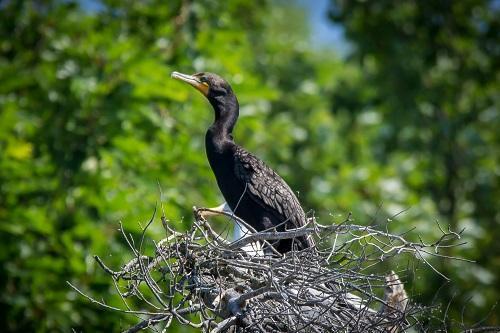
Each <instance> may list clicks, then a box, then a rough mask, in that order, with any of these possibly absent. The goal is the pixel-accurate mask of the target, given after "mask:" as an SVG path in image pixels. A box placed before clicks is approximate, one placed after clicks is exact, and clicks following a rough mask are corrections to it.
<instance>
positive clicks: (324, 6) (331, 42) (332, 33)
mask: <svg viewBox="0 0 500 333" xmlns="http://www.w3.org/2000/svg"><path fill="white" fill-rule="evenodd" d="M296 2H297V4H298V5H299V6H301V7H303V8H304V10H306V11H307V12H308V17H309V24H310V28H311V42H312V44H313V45H314V46H317V47H331V48H333V49H334V50H336V51H337V52H338V53H339V54H340V55H345V54H346V53H347V51H348V43H347V41H346V39H345V37H344V29H343V28H342V26H341V25H339V24H334V23H333V22H332V21H330V20H329V19H328V16H327V10H328V4H329V2H330V1H329V0H296Z"/></svg>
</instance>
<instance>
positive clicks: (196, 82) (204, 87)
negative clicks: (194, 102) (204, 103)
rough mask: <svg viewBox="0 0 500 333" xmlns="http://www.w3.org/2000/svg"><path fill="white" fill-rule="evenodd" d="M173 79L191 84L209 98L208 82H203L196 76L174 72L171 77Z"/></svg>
mask: <svg viewBox="0 0 500 333" xmlns="http://www.w3.org/2000/svg"><path fill="white" fill-rule="evenodd" d="M170 76H171V77H172V78H173V79H176V80H181V81H184V82H186V83H189V84H190V85H192V86H193V87H195V88H196V89H198V90H199V91H200V92H201V93H202V94H203V95H205V96H208V88H209V87H208V84H207V83H206V82H201V81H200V79H198V78H197V77H196V76H193V75H187V74H182V73H179V72H172V74H171V75H170Z"/></svg>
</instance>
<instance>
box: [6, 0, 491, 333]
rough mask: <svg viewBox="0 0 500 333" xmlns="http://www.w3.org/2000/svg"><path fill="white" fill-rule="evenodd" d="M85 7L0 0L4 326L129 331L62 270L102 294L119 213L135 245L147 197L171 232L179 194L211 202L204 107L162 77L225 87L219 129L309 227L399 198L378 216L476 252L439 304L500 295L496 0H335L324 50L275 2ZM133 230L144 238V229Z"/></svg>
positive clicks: (112, 261) (182, 212) (181, 220)
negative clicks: (211, 80)
mask: <svg viewBox="0 0 500 333" xmlns="http://www.w3.org/2000/svg"><path fill="white" fill-rule="evenodd" d="M82 3H83V4H85V3H86V2H84V1H82V2H81V3H78V2H77V3H74V2H71V1H57V0H53V1H42V2H32V1H7V2H5V3H1V4H0V151H1V154H0V235H1V240H2V242H1V244H0V262H1V266H0V267H1V271H0V288H1V289H0V295H1V299H0V313H1V315H0V320H1V322H2V324H1V325H2V327H1V329H2V331H40V332H45V331H69V330H70V328H74V329H75V330H77V331H80V330H84V331H96V330H99V331H117V330H120V329H123V328H124V327H126V326H127V325H129V324H131V323H134V318H130V317H126V316H124V315H122V314H117V313H112V312H105V313H103V312H102V310H101V309H99V308H98V307H96V306H94V305H92V304H90V303H89V302H87V301H86V300H85V299H82V298H81V297H79V296H78V295H77V294H76V293H75V292H73V291H72V290H71V289H70V288H68V287H67V285H66V284H65V281H66V280H69V281H71V282H72V283H74V284H76V285H78V286H81V287H82V289H83V290H85V291H88V292H89V293H91V294H92V295H94V296H96V297H97V298H101V297H105V298H106V299H107V300H109V301H110V302H111V303H113V304H115V305H119V304H120V303H119V302H121V300H120V299H119V298H118V297H117V296H116V293H115V292H114V287H113V286H112V285H111V281H110V280H109V279H108V278H107V277H106V276H105V275H104V274H103V273H102V272H101V271H100V270H99V269H98V267H97V266H96V264H95V263H94V261H93V258H92V255H94V254H98V255H100V256H101V257H103V258H106V262H107V263H109V265H110V266H111V267H113V265H117V264H118V262H123V259H121V258H119V257H120V253H123V252H124V244H123V243H122V241H121V240H120V239H121V237H120V235H119V234H118V231H117V227H118V221H123V224H124V228H125V229H126V230H127V232H129V233H131V234H132V235H134V236H135V237H136V238H138V237H139V234H140V231H141V225H142V226H143V225H144V224H145V223H146V222H147V221H148V220H149V218H150V216H151V214H152V211H153V209H154V207H155V205H157V204H158V202H159V201H160V200H161V201H162V202H163V203H164V205H165V209H166V213H167V216H168V217H169V218H170V220H171V221H172V223H174V224H175V225H176V227H177V228H183V227H185V228H187V227H188V226H189V224H190V223H189V222H190V219H191V211H190V207H191V206H192V205H199V206H213V205H216V204H218V203H220V202H221V201H222V198H221V196H220V194H219V193H218V190H217V186H216V184H215V181H214V178H213V176H212V173H211V171H210V169H209V166H208V163H207V161H206V158H205V153H204V147H203V142H204V140H203V136H204V132H205V129H206V127H207V125H208V124H209V123H210V122H211V120H212V112H211V109H210V106H209V105H208V103H207V102H206V101H205V100H204V99H203V97H202V96H200V95H199V94H197V93H196V92H194V91H192V90H190V89H189V88H188V87H186V86H184V85H182V84H181V83H179V82H176V81H174V80H171V79H170V78H169V75H170V72H171V71H173V70H179V71H183V72H195V71H199V70H206V71H213V72H217V73H219V74H221V75H222V76H224V77H225V78H227V79H228V81H230V82H231V84H232V85H233V88H234V90H235V91H236V93H237V96H238V98H239V100H240V105H241V107H242V108H241V118H240V120H241V121H240V122H239V123H238V125H237V128H236V132H235V138H236V140H237V141H238V142H239V143H241V144H242V145H244V146H245V147H247V148H248V149H249V150H251V151H253V152H255V153H256V154H257V155H258V156H260V157H262V158H263V159H264V160H265V161H267V162H268V164H270V165H271V166H273V168H275V169H276V170H277V171H278V172H279V173H280V174H281V175H282V176H283V177H284V178H285V179H286V180H287V181H288V182H289V183H290V185H291V186H292V188H294V189H296V190H298V191H300V199H301V201H302V202H303V204H304V207H305V208H306V211H307V210H308V209H311V210H314V211H315V214H316V215H317V216H318V217H319V219H320V220H321V221H322V222H323V223H325V222H335V221H338V220H339V219H338V216H345V214H346V213H347V212H349V211H352V212H353V213H354V216H355V217H356V218H358V219H359V220H360V221H358V222H359V223H373V221H375V223H381V224H385V222H386V218H387V217H391V216H393V215H395V214H397V213H399V212H400V211H401V210H403V209H405V208H407V207H411V209H410V210H409V211H408V212H406V213H405V214H402V215H400V216H398V218H397V219H394V222H392V223H390V225H389V227H390V228H393V229H394V230H401V231H404V230H408V229H410V228H412V227H416V228H417V231H418V232H419V233H420V234H422V235H423V237H424V238H426V239H432V238H433V237H436V236H437V235H438V232H437V229H436V225H435V224H434V219H439V220H440V221H441V223H442V224H443V225H445V224H449V225H451V226H452V227H454V228H461V227H464V226H466V227H467V230H466V233H467V236H466V238H467V241H468V245H467V247H464V248H463V251H462V252H460V253H457V252H450V253H447V254H453V255H457V254H458V255H462V256H465V257H467V258H474V259H476V260H477V263H476V264H475V265H468V264H467V265H465V264H464V265H462V264H458V263H453V264H449V263H448V264H447V265H448V266H446V265H443V267H441V269H443V271H445V272H446V273H447V274H449V275H450V276H451V277H452V278H453V280H454V281H455V285H454V287H453V288H454V290H456V291H457V292H459V294H460V297H458V298H457V299H456V300H455V301H454V302H453V303H452V305H451V313H452V315H453V316H454V318H459V312H460V311H461V307H462V306H464V304H465V303H466V302H465V301H466V299H467V297H468V296H473V298H472V300H471V302H470V303H469V304H468V305H467V306H468V311H467V313H466V321H467V322H468V323H472V322H474V321H476V320H479V319H481V318H482V317H483V316H484V315H486V313H487V311H488V310H489V308H490V307H491V305H492V304H493V303H494V302H495V301H496V300H498V295H499V290H498V285H499V283H498V274H496V273H495V272H498V271H499V266H498V263H499V260H498V253H499V251H498V242H495V240H496V239H497V238H498V235H499V220H498V218H499V216H500V213H499V211H498V204H497V202H498V200H499V199H500V193H499V185H498V165H497V164H498V160H499V156H498V154H499V150H498V142H499V138H498V132H497V131H496V128H497V127H498V125H499V117H498V96H497V95H498V88H499V87H498V59H499V58H500V57H499V54H498V53H499V50H498V45H499V43H498V30H499V29H498V18H497V17H499V15H495V12H496V13H497V9H495V8H493V7H494V6H493V4H491V3H481V2H478V3H475V2H468V1H465V2H463V3H462V2H456V4H455V2H453V5H451V4H449V6H451V7H440V6H438V5H430V4H426V5H420V2H418V3H417V2H412V1H403V2H401V4H399V5H397V6H395V5H394V4H391V5H390V6H389V5H388V4H387V5H384V3H385V2H382V3H379V2H374V3H371V2H364V3H355V2H346V3H333V4H332V11H331V14H332V17H333V18H334V19H335V20H336V21H337V22H340V23H341V24H342V25H343V26H344V27H345V29H346V33H347V35H348V37H349V38H350V39H351V41H352V43H353V45H352V46H353V50H354V52H353V55H352V57H351V58H349V59H347V60H341V59H339V58H337V57H336V56H335V54H334V53H333V51H331V50H328V49H314V48H311V47H310V45H309V44H308V43H307V39H308V27H307V22H306V17H305V14H304V12H303V11H301V10H300V9H299V8H298V7H295V6H293V5H290V4H286V3H284V2H274V3H270V2H268V1H263V0H259V1H253V2H249V1H243V0H233V1H210V0H201V1H192V2H191V1H181V0H172V1H167V2H165V1H159V0H157V1H155V0H150V1H113V0H108V1H102V2H98V4H99V8H98V9H97V10H88V9H86V8H82V5H81V4H82ZM434 6H436V7H434ZM469 13H472V14H471V15H469ZM497 14H498V13H497ZM159 185H160V186H161V189H162V196H161V197H160V190H159ZM331 215H333V217H332V216H331ZM372 218H373V220H372ZM224 223H225V222H224ZM219 227H220V228H221V229H222V228H225V227H227V225H226V224H221V225H220V226H219ZM148 233H149V234H148V235H149V236H150V237H154V238H156V239H157V238H159V237H161V236H162V230H161V226H159V225H155V224H154V225H152V227H151V228H150V229H149V231H148ZM391 264H392V265H396V266H395V267H396V268H397V267H400V268H405V265H406V263H391ZM395 267H392V268H395ZM495 274H496V275H495ZM408 278H410V279H412V278H413V277H411V276H410V277H408ZM419 278H420V279H419ZM433 280H435V281H436V282H435V283H430V282H429V281H433ZM411 283H412V284H413V285H414V286H415V290H416V291H417V292H418V294H419V296H418V297H419V300H421V301H422V302H424V303H428V302H430V300H431V299H432V297H433V296H434V293H435V291H436V290H437V288H438V287H439V286H440V284H441V283H442V281H440V280H439V278H438V277H437V276H436V275H435V274H434V273H432V272H424V271H420V270H419V271H416V276H415V277H414V278H413V280H411ZM473 287H474V288H475V289H473ZM451 292H452V291H450V293H451ZM450 293H448V294H446V293H443V294H440V295H441V301H443V302H445V303H446V302H447V301H448V300H449V298H450V297H449V295H450ZM111 295H115V296H111ZM113 297H114V298H113ZM469 308H470V310H469ZM498 320H499V319H498V316H492V317H491V318H490V319H489V321H490V323H492V324H495V323H498Z"/></svg>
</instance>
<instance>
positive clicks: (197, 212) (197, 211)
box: [193, 206, 206, 221]
mask: <svg viewBox="0 0 500 333" xmlns="http://www.w3.org/2000/svg"><path fill="white" fill-rule="evenodd" d="M193 215H194V218H195V219H196V220H202V221H206V219H205V216H203V208H198V207H196V206H193Z"/></svg>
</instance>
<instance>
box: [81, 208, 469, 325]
mask: <svg viewBox="0 0 500 333" xmlns="http://www.w3.org/2000/svg"><path fill="white" fill-rule="evenodd" d="M202 211H207V209H196V210H195V214H194V216H195V218H194V221H193V224H192V228H191V229H190V230H189V231H188V232H178V231H176V230H174V229H173V228H172V227H171V224H170V223H169V221H168V220H167V219H166V218H165V216H164V215H163V216H161V222H162V224H163V227H164V229H165V232H166V237H165V238H164V239H161V240H159V241H158V242H155V241H153V244H154V251H151V252H154V253H152V254H150V255H145V252H146V251H145V250H143V247H144V246H143V244H144V238H145V236H144V234H145V231H146V229H147V227H146V228H144V232H143V234H142V237H141V238H140V240H139V242H138V244H137V241H134V239H133V238H132V236H131V235H127V234H126V233H125V232H124V231H123V228H121V225H120V230H121V231H122V235H123V237H124V239H125V240H126V241H127V243H128V245H129V247H130V250H131V253H132V254H133V259H132V260H130V261H129V262H127V263H126V264H124V265H123V266H122V268H121V269H120V270H119V271H114V270H112V269H110V268H109V267H107V266H106V265H105V263H104V262H103V261H102V260H101V259H100V258H99V257H95V258H96V260H97V262H98V263H99V264H100V266H101V267H102V268H103V269H104V271H105V272H107V273H108V274H109V275H110V277H111V278H112V279H113V282H114V283H115V286H116V290H117V292H118V293H119V294H120V296H121V297H122V299H123V302H124V306H123V308H115V307H111V306H109V305H107V304H105V303H104V302H101V301H97V300H95V299H94V298H92V297H91V296H89V295H87V294H85V293H83V292H82V291H80V290H79V289H77V288H76V287H74V286H73V285H71V286H72V287H73V288H75V289H76V290H77V291H78V292H79V293H81V294H82V295H83V296H85V297H87V298H88V299H90V300H92V301H93V302H95V303H98V304H100V305H101V306H103V307H105V308H107V309H112V310H116V311H122V312H125V313H127V314H130V315H135V316H137V317H139V318H140V321H139V323H138V324H136V325H135V326H133V327H130V328H129V329H128V330H127V331H126V332H137V331H139V330H142V329H145V328H151V329H154V330H159V331H161V330H163V329H165V328H168V327H169V326H170V325H171V323H172V322H173V321H177V322H178V323H180V324H182V325H187V326H192V327H195V328H198V329H199V330H200V331H203V332H212V333H216V332H332V331H335V332H391V333H395V332H399V331H404V330H407V329H408V328H409V327H412V326H419V325H420V322H421V321H420V320H419V318H420V317H421V316H422V314H423V313H424V312H425V311H426V308H425V307H422V306H418V305H416V304H414V303H413V302H412V301H411V300H410V299H409V298H408V296H407V293H406V291H405V288H404V285H403V283H402V282H401V280H400V278H399V277H398V275H397V274H396V273H395V272H393V271H390V270H389V271H388V272H387V273H385V274H380V273H378V274H375V273H373V272H376V271H377V266H378V265H380V263H382V262H384V261H386V260H388V259H389V258H393V257H396V256H401V255H403V254H405V253H407V254H410V255H411V256H412V257H414V258H417V260H420V261H422V262H424V263H425V264H426V265H429V267H430V268H431V269H434V270H435V271H436V272H438V271H437V270H436V269H435V268H434V267H433V266H431V264H430V263H429V262H428V260H427V259H426V258H428V257H429V254H432V255H435V256H440V254H439V250H440V248H442V247H449V246H454V245H452V244H451V243H450V242H453V241H454V240H456V239H459V238H460V234H458V233H455V232H452V231H450V230H448V231H445V230H441V231H442V233H443V235H442V237H441V238H440V239H439V240H437V241H436V242H434V243H424V242H423V241H419V242H411V241H409V240H407V239H405V238H404V237H403V236H401V235H394V234H391V233H389V232H388V231H387V230H385V231H382V230H377V229H376V228H374V227H367V226H360V225H356V224H353V223H352V220H351V218H350V216H348V217H347V218H346V219H345V220H344V221H343V222H342V223H338V224H334V225H321V224H319V223H318V222H317V221H316V220H315V219H314V218H311V219H310V220H309V223H308V225H306V226H304V227H303V228H300V229H294V230H289V231H287V232H279V233H277V232H274V231H272V230H271V231H266V232H256V233H252V234H250V235H248V236H246V237H244V238H242V239H240V240H237V241H235V242H229V241H227V240H226V239H225V237H222V236H221V235H220V234H218V233H217V232H215V231H214V229H213V228H212V227H211V225H210V224H209V222H208V221H207V220H205V219H204V218H203V217H202V216H201V214H200V212H202ZM225 215H227V216H228V218H229V219H232V220H233V221H234V222H236V223H242V224H245V222H244V221H241V220H240V219H238V218H237V217H235V216H232V215H231V214H225ZM154 220H155V218H154V216H153V218H152V219H151V220H150V221H149V223H148V226H149V225H150V224H151V223H152V222H153V221H154ZM304 235H313V236H314V237H315V239H316V240H317V241H316V243H317V246H316V247H315V248H309V249H306V250H302V251H291V252H289V253H286V254H285V255H278V254H276V253H268V252H269V251H267V252H266V254H265V255H263V254H261V253H259V252H258V251H257V252H252V251H250V252H249V251H244V250H242V248H245V247H248V245H249V244H254V245H255V244H262V243H265V244H266V246H267V248H270V249H272V242H273V241H274V240H277V239H284V238H291V237H298V236H304ZM379 271H380V269H379ZM438 273H439V272H438ZM129 299H134V300H135V302H134V303H135V304H139V307H138V309H133V308H132V307H131V306H130V305H129V303H130V302H129ZM143 309H147V310H143Z"/></svg>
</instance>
